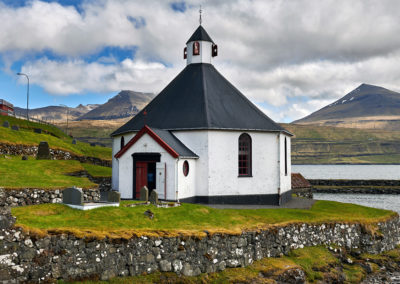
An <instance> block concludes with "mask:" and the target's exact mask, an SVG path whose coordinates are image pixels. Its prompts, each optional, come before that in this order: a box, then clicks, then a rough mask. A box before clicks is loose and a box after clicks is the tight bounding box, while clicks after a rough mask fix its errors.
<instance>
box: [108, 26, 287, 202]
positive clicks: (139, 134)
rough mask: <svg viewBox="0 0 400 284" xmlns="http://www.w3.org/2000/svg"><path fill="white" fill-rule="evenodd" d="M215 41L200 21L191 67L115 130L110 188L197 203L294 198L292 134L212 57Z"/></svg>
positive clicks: (189, 46)
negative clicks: (224, 73) (144, 190)
mask: <svg viewBox="0 0 400 284" xmlns="http://www.w3.org/2000/svg"><path fill="white" fill-rule="evenodd" d="M217 53H218V51H217V45H216V44H215V43H214V42H213V40H212V39H211V37H210V36H209V35H208V33H207V32H206V30H205V29H204V28H203V27H202V26H199V27H198V28H197V30H196V31H195V32H194V33H193V35H192V36H191V37H190V38H189V40H188V41H187V43H186V47H185V49H184V52H183V56H184V58H185V59H186V62H187V66H186V67H185V68H184V69H183V71H182V72H180V74H178V75H177V76H176V77H175V79H173V80H172V81H171V83H169V84H168V85H167V86H166V87H165V88H164V89H163V90H162V91H161V92H160V93H159V94H158V96H156V97H155V98H154V99H153V100H152V101H151V102H150V103H149V104H148V105H147V106H146V107H145V108H144V109H143V110H142V111H141V112H140V113H138V114H137V115H136V116H135V117H134V118H132V119H131V120H130V121H129V122H127V123H126V124H125V125H123V126H122V127H120V128H119V129H117V130H116V131H114V132H113V133H112V135H111V136H112V137H113V161H112V187H113V189H114V190H118V191H119V192H120V193H121V198H125V199H137V198H138V197H139V195H140V189H141V188H142V187H143V186H147V187H148V188H149V190H156V192H157V193H158V196H159V198H160V199H164V200H179V201H181V202H195V203H225V204H275V205H279V204H283V203H285V202H286V201H288V200H289V199H290V198H291V158H290V140H291V136H292V134H291V133H290V132H289V131H287V130H285V129H284V128H282V127H281V126H280V125H278V124H276V123H275V122H274V121H272V120H271V119H270V118H269V117H268V116H266V115H265V114H264V113H263V112H262V111H261V110H260V109H258V108H257V107H256V106H255V105H254V104H253V103H252V102H250V100H249V99H247V98H246V97H245V96H244V95H243V94H242V93H241V92H240V91H239V90H238V89H236V88H235V87H234V86H233V85H232V84H231V83H230V82H229V81H228V80H227V79H225V78H224V77H223V76H222V75H221V74H220V73H219V72H218V71H217V69H215V67H214V66H213V65H212V64H211V59H212V58H213V57H215V56H217Z"/></svg>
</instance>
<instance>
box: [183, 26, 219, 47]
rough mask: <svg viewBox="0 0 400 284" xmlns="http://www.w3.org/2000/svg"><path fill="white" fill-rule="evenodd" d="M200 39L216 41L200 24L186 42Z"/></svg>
mask: <svg viewBox="0 0 400 284" xmlns="http://www.w3.org/2000/svg"><path fill="white" fill-rule="evenodd" d="M198 40H202V41H211V42H212V43H214V41H213V40H212V39H211V37H210V36H209V35H208V33H207V32H206V30H205V29H204V28H203V27H202V26H199V27H198V28H197V29H196V30H195V31H194V33H193V34H192V36H191V37H190V38H189V40H188V41H187V42H186V44H188V43H189V42H191V41H198Z"/></svg>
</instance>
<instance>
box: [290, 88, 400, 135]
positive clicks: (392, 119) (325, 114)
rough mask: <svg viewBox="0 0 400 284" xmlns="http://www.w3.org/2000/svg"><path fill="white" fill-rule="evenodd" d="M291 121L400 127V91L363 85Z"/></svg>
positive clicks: (297, 122)
mask: <svg viewBox="0 0 400 284" xmlns="http://www.w3.org/2000/svg"><path fill="white" fill-rule="evenodd" d="M292 123H295V124H316V125H331V126H340V127H351V128H381V129H386V130H400V93H397V92H394V91H391V90H388V89H385V88H382V87H378V86H374V85H368V84H362V85H360V86H359V87H357V88H356V89H355V90H353V91H351V92H350V93H348V94H347V95H345V96H344V97H342V98H341V99H339V100H337V101H335V102H333V103H331V104H330V105H327V106H325V107H323V108H322V109H320V110H318V111H316V112H314V113H312V114H310V115H308V116H306V117H304V118H302V119H299V120H296V121H293V122H292Z"/></svg>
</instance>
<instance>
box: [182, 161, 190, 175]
mask: <svg viewBox="0 0 400 284" xmlns="http://www.w3.org/2000/svg"><path fill="white" fill-rule="evenodd" d="M188 174H189V162H188V161H184V162H183V175H184V176H185V177H186V176H187V175H188Z"/></svg>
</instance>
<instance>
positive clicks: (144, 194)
mask: <svg viewBox="0 0 400 284" xmlns="http://www.w3.org/2000/svg"><path fill="white" fill-rule="evenodd" d="M140 200H141V201H146V202H147V201H149V190H148V189H147V187H146V186H143V187H142V188H141V189H140Z"/></svg>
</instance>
